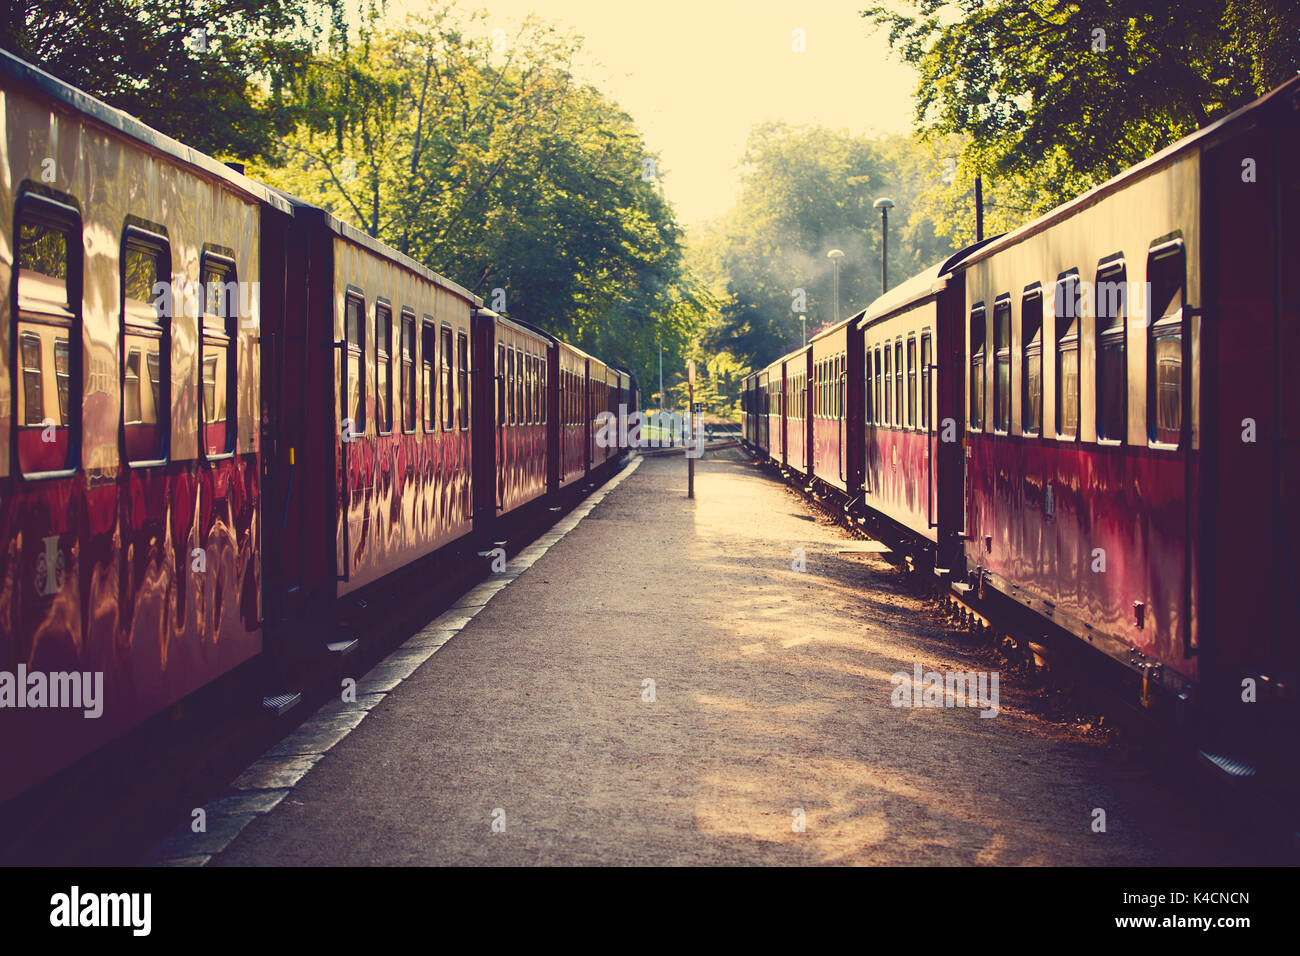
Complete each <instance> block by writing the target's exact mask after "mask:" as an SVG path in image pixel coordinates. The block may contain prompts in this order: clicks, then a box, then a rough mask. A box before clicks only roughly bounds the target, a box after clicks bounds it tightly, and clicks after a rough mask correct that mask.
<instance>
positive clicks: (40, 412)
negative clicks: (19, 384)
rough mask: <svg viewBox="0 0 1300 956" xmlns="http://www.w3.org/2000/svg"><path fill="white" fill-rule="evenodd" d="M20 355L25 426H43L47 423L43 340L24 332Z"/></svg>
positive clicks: (23, 420)
mask: <svg viewBox="0 0 1300 956" xmlns="http://www.w3.org/2000/svg"><path fill="white" fill-rule="evenodd" d="M19 342H20V343H21V346H20V349H19V354H20V358H21V361H22V368H23V398H24V402H23V404H24V405H25V406H26V408H25V414H24V415H23V418H22V422H23V424H24V425H37V426H39V425H42V424H44V422H45V391H44V390H45V372H44V370H43V369H42V368H41V339H40V336H38V335H33V334H32V333H30V332H24V333H23V334H22V335H21V336H19Z"/></svg>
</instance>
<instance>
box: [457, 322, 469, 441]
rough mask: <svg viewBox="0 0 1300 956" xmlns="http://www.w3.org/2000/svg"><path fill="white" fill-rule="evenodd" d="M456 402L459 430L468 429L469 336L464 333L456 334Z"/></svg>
mask: <svg viewBox="0 0 1300 956" xmlns="http://www.w3.org/2000/svg"><path fill="white" fill-rule="evenodd" d="M456 373H457V376H458V382H457V386H456V391H457V395H456V402H457V406H458V407H459V408H460V427H461V430H462V431H464V430H465V429H467V428H469V403H470V394H469V336H468V335H466V334H465V333H464V332H458V333H456Z"/></svg>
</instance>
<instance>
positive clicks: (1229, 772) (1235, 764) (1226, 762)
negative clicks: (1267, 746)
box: [1197, 750, 1256, 780]
mask: <svg viewBox="0 0 1300 956" xmlns="http://www.w3.org/2000/svg"><path fill="white" fill-rule="evenodd" d="M1197 753H1198V754H1199V755H1200V758H1201V760H1203V761H1204V762H1205V763H1206V764H1208V765H1209V766H1210V767H1211V768H1212V769H1214V770H1217V771H1218V772H1219V773H1221V774H1223V775H1224V776H1226V777H1230V778H1232V779H1233V780H1247V779H1249V778H1250V777H1253V776H1255V773H1256V770H1255V765H1254V764H1253V763H1250V762H1249V761H1247V760H1242V759H1240V758H1239V757H1228V756H1226V755H1224V754H1212V753H1210V752H1209V751H1208V750H1199V751H1197Z"/></svg>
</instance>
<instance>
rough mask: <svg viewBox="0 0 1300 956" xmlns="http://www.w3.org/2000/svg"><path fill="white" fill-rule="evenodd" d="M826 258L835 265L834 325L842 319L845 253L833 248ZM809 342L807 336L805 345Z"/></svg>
mask: <svg viewBox="0 0 1300 956" xmlns="http://www.w3.org/2000/svg"><path fill="white" fill-rule="evenodd" d="M826 258H827V259H829V260H831V263H832V264H833V265H834V267H835V317H834V318H833V319H831V324H832V325H834V324H835V323H836V322H838V321H839V320H840V260H841V259H843V258H844V253H843V252H842V251H840V250H839V249H832V250H831V251H830V252H828V253H826ZM807 344H808V341H807V337H806V336H805V339H804V345H807Z"/></svg>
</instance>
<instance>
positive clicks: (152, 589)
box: [0, 51, 639, 802]
mask: <svg viewBox="0 0 1300 956" xmlns="http://www.w3.org/2000/svg"><path fill="white" fill-rule="evenodd" d="M0 111H2V112H0V118H2V119H3V123H4V127H3V129H4V132H3V140H2V141H0V142H2V143H3V147H4V158H3V164H0V170H2V171H3V179H2V180H0V207H2V209H3V215H0V284H3V285H4V286H5V288H6V289H7V290H8V294H7V296H6V297H5V299H4V300H3V305H0V766H3V767H4V768H5V772H4V773H3V774H0V802H4V801H8V800H10V799H11V798H14V797H15V796H16V795H20V794H31V793H33V792H36V791H37V789H38V788H39V787H41V786H43V785H49V781H51V780H53V779H55V778H56V775H58V774H60V772H61V771H64V770H65V769H67V768H70V767H72V766H74V765H75V764H77V762H78V761H80V760H82V759H83V758H85V757H86V756H87V755H89V754H93V753H95V752H96V751H98V750H100V749H102V748H104V747H106V746H107V745H108V744H109V743H110V742H115V741H120V740H122V739H124V738H125V737H126V736H127V735H129V734H130V733H131V732H132V731H133V730H134V729H135V728H138V727H139V726H140V725H141V724H142V723H144V722H146V721H148V720H150V719H151V718H153V717H155V716H156V715H159V714H163V713H164V712H166V711H168V709H169V708H173V707H174V706H176V705H178V704H179V703H181V702H184V701H185V700H186V699H187V698H189V697H190V696H191V695H194V694H196V693H197V692H199V691H200V690H203V689H211V688H213V687H220V686H227V685H225V684H223V683H222V682H232V681H239V683H238V685H237V686H239V687H240V688H244V687H246V686H255V687H260V688H262V689H263V690H264V691H265V694H259V695H257V696H255V697H253V696H247V695H244V696H239V699H240V700H245V699H246V700H247V701H251V702H253V704H252V706H255V707H257V706H262V705H265V706H267V707H271V708H274V709H276V710H277V712H280V711H283V709H284V708H285V706H287V705H286V700H289V699H291V698H292V697H293V695H292V694H291V693H285V694H280V693H277V690H283V689H284V688H286V687H288V688H291V687H292V686H293V682H294V680H295V677H294V674H295V672H297V671H299V670H301V669H303V668H307V667H310V666H313V665H314V664H317V663H319V662H320V661H321V660H322V659H324V660H328V659H329V655H330V654H337V653H339V644H340V643H341V642H338V641H337V636H338V633H339V622H340V621H343V620H347V619H348V618H349V615H350V614H351V613H352V612H353V611H354V610H355V609H356V608H357V607H361V606H364V605H365V602H366V601H367V600H368V599H370V598H371V596H373V595H375V594H377V593H380V592H381V590H382V589H383V588H385V587H391V585H392V583H393V582H394V581H401V582H403V584H404V586H409V587H414V588H433V587H436V585H437V580H438V573H439V570H438V569H439V568H441V567H446V566H447V565H448V564H449V563H456V562H463V561H466V560H469V561H472V560H475V559H476V558H477V557H479V556H482V555H483V554H494V553H496V552H495V549H496V548H498V547H500V546H502V545H506V544H508V543H509V542H510V541H511V540H514V539H516V538H517V537H518V536H519V535H520V534H521V533H522V529H523V528H524V527H526V526H527V523H528V522H532V521H537V520H539V516H540V517H544V516H545V513H546V512H552V511H558V510H561V508H562V506H563V505H564V504H565V503H566V502H571V501H572V500H573V499H574V498H575V497H576V496H578V495H580V494H582V493H584V492H585V491H586V490H589V489H590V488H591V487H593V486H594V485H595V484H596V483H598V482H600V481H603V480H604V479H605V478H607V477H609V476H610V475H612V474H613V473H614V472H615V471H616V470H617V469H618V468H619V467H620V466H621V464H622V463H623V462H624V459H625V455H626V448H620V447H617V445H616V443H611V442H607V441H603V440H598V438H599V436H598V428H597V422H598V421H599V420H600V416H601V415H602V413H604V412H609V413H610V414H612V415H617V414H618V411H619V409H620V407H623V408H624V409H625V410H631V411H635V410H636V409H637V407H638V401H639V393H638V387H637V382H636V379H635V377H634V376H633V375H632V373H631V372H630V371H629V370H628V369H627V368H624V367H621V366H619V365H618V364H616V363H613V362H606V361H602V360H601V359H600V358H598V357H596V356H594V355H589V354H587V353H586V352H584V351H582V350H581V349H579V348H576V347H574V346H573V345H571V344H569V343H567V342H564V341H562V340H561V339H559V338H558V337H556V336H554V335H552V334H550V333H548V332H546V331H544V330H543V329H541V328H537V327H535V326H532V325H530V324H528V323H525V322H522V321H518V320H514V319H511V318H509V317H508V316H506V315H502V314H498V313H497V312H494V311H493V310H491V309H488V308H485V307H484V303H483V300H482V299H481V298H480V297H479V296H477V295H475V294H473V293H471V292H469V291H468V290H466V289H465V288H463V287H461V286H459V285H457V284H456V283H455V282H452V281H450V280H449V279H446V278H444V277H443V276H440V275H438V274H437V273H435V272H433V271H431V270H430V269H429V268H427V267H426V266H424V265H422V264H421V263H419V262H416V261H414V260H413V259H411V258H409V257H407V256H405V255H403V254H401V253H399V252H397V251H396V250H394V249H391V248H389V247H388V246H386V245H384V244H383V243H381V242H379V241H377V240H376V239H374V238H372V237H371V236H369V235H367V234H366V233H364V232H362V231H360V230H358V229H356V228H355V227H353V226H352V225H350V224H348V223H347V222H344V221H342V220H340V219H339V218H337V217H336V216H334V215H332V214H331V213H330V212H328V211H326V210H324V209H321V208H319V207H317V206H314V205H311V204H309V203H305V202H302V201H301V200H298V199H296V198H294V197H292V196H288V195H286V194H284V193H282V192H279V191H277V190H275V189H272V188H270V187H268V186H266V185H264V184H262V183H259V182H256V181H254V180H253V179H250V178H248V177H246V176H244V175H243V174H242V171H241V170H239V169H237V168H235V167H233V166H231V165H227V164H224V163H221V162H218V161H217V160H215V159H213V158H211V157H209V156H206V155H204V154H202V153H199V152H197V151H195V150H193V149H191V148H189V147H187V146H185V145H184V144H182V143H180V142H178V141H176V140H174V139H171V138H169V137H167V136H165V135H162V134H161V133H159V132H157V131H155V130H153V129H151V128H149V127H147V126H145V125H144V124H142V123H140V122H139V121H137V120H136V119H134V118H132V117H130V116H128V115H127V114H125V113H122V112H120V111H118V110H116V109H113V108H112V107H110V106H108V105H106V104H105V103H103V102H101V101H99V100H96V99H94V98H93V97H90V96H88V95H86V94H85V93H83V92H82V91H80V90H77V89H76V88H74V87H72V86H70V85H68V84H66V83H64V82H62V81H60V80H58V79H56V78H55V77H53V76H51V75H49V74H48V73H45V72H44V71H42V70H40V69H39V68H37V67H35V66H33V65H31V64H28V63H26V62H24V61H22V60H20V59H18V58H16V57H14V56H12V55H10V54H9V53H7V52H4V51H0ZM485 570H486V565H485ZM343 643H346V642H343ZM229 686H231V687H234V686H236V685H235V684H229ZM241 694H242V691H241ZM231 696H232V701H233V698H234V697H236V696H238V695H235V694H233V692H232V695H231ZM231 706H232V708H233V709H234V710H238V706H236V704H235V703H234V702H232V704H231Z"/></svg>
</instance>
